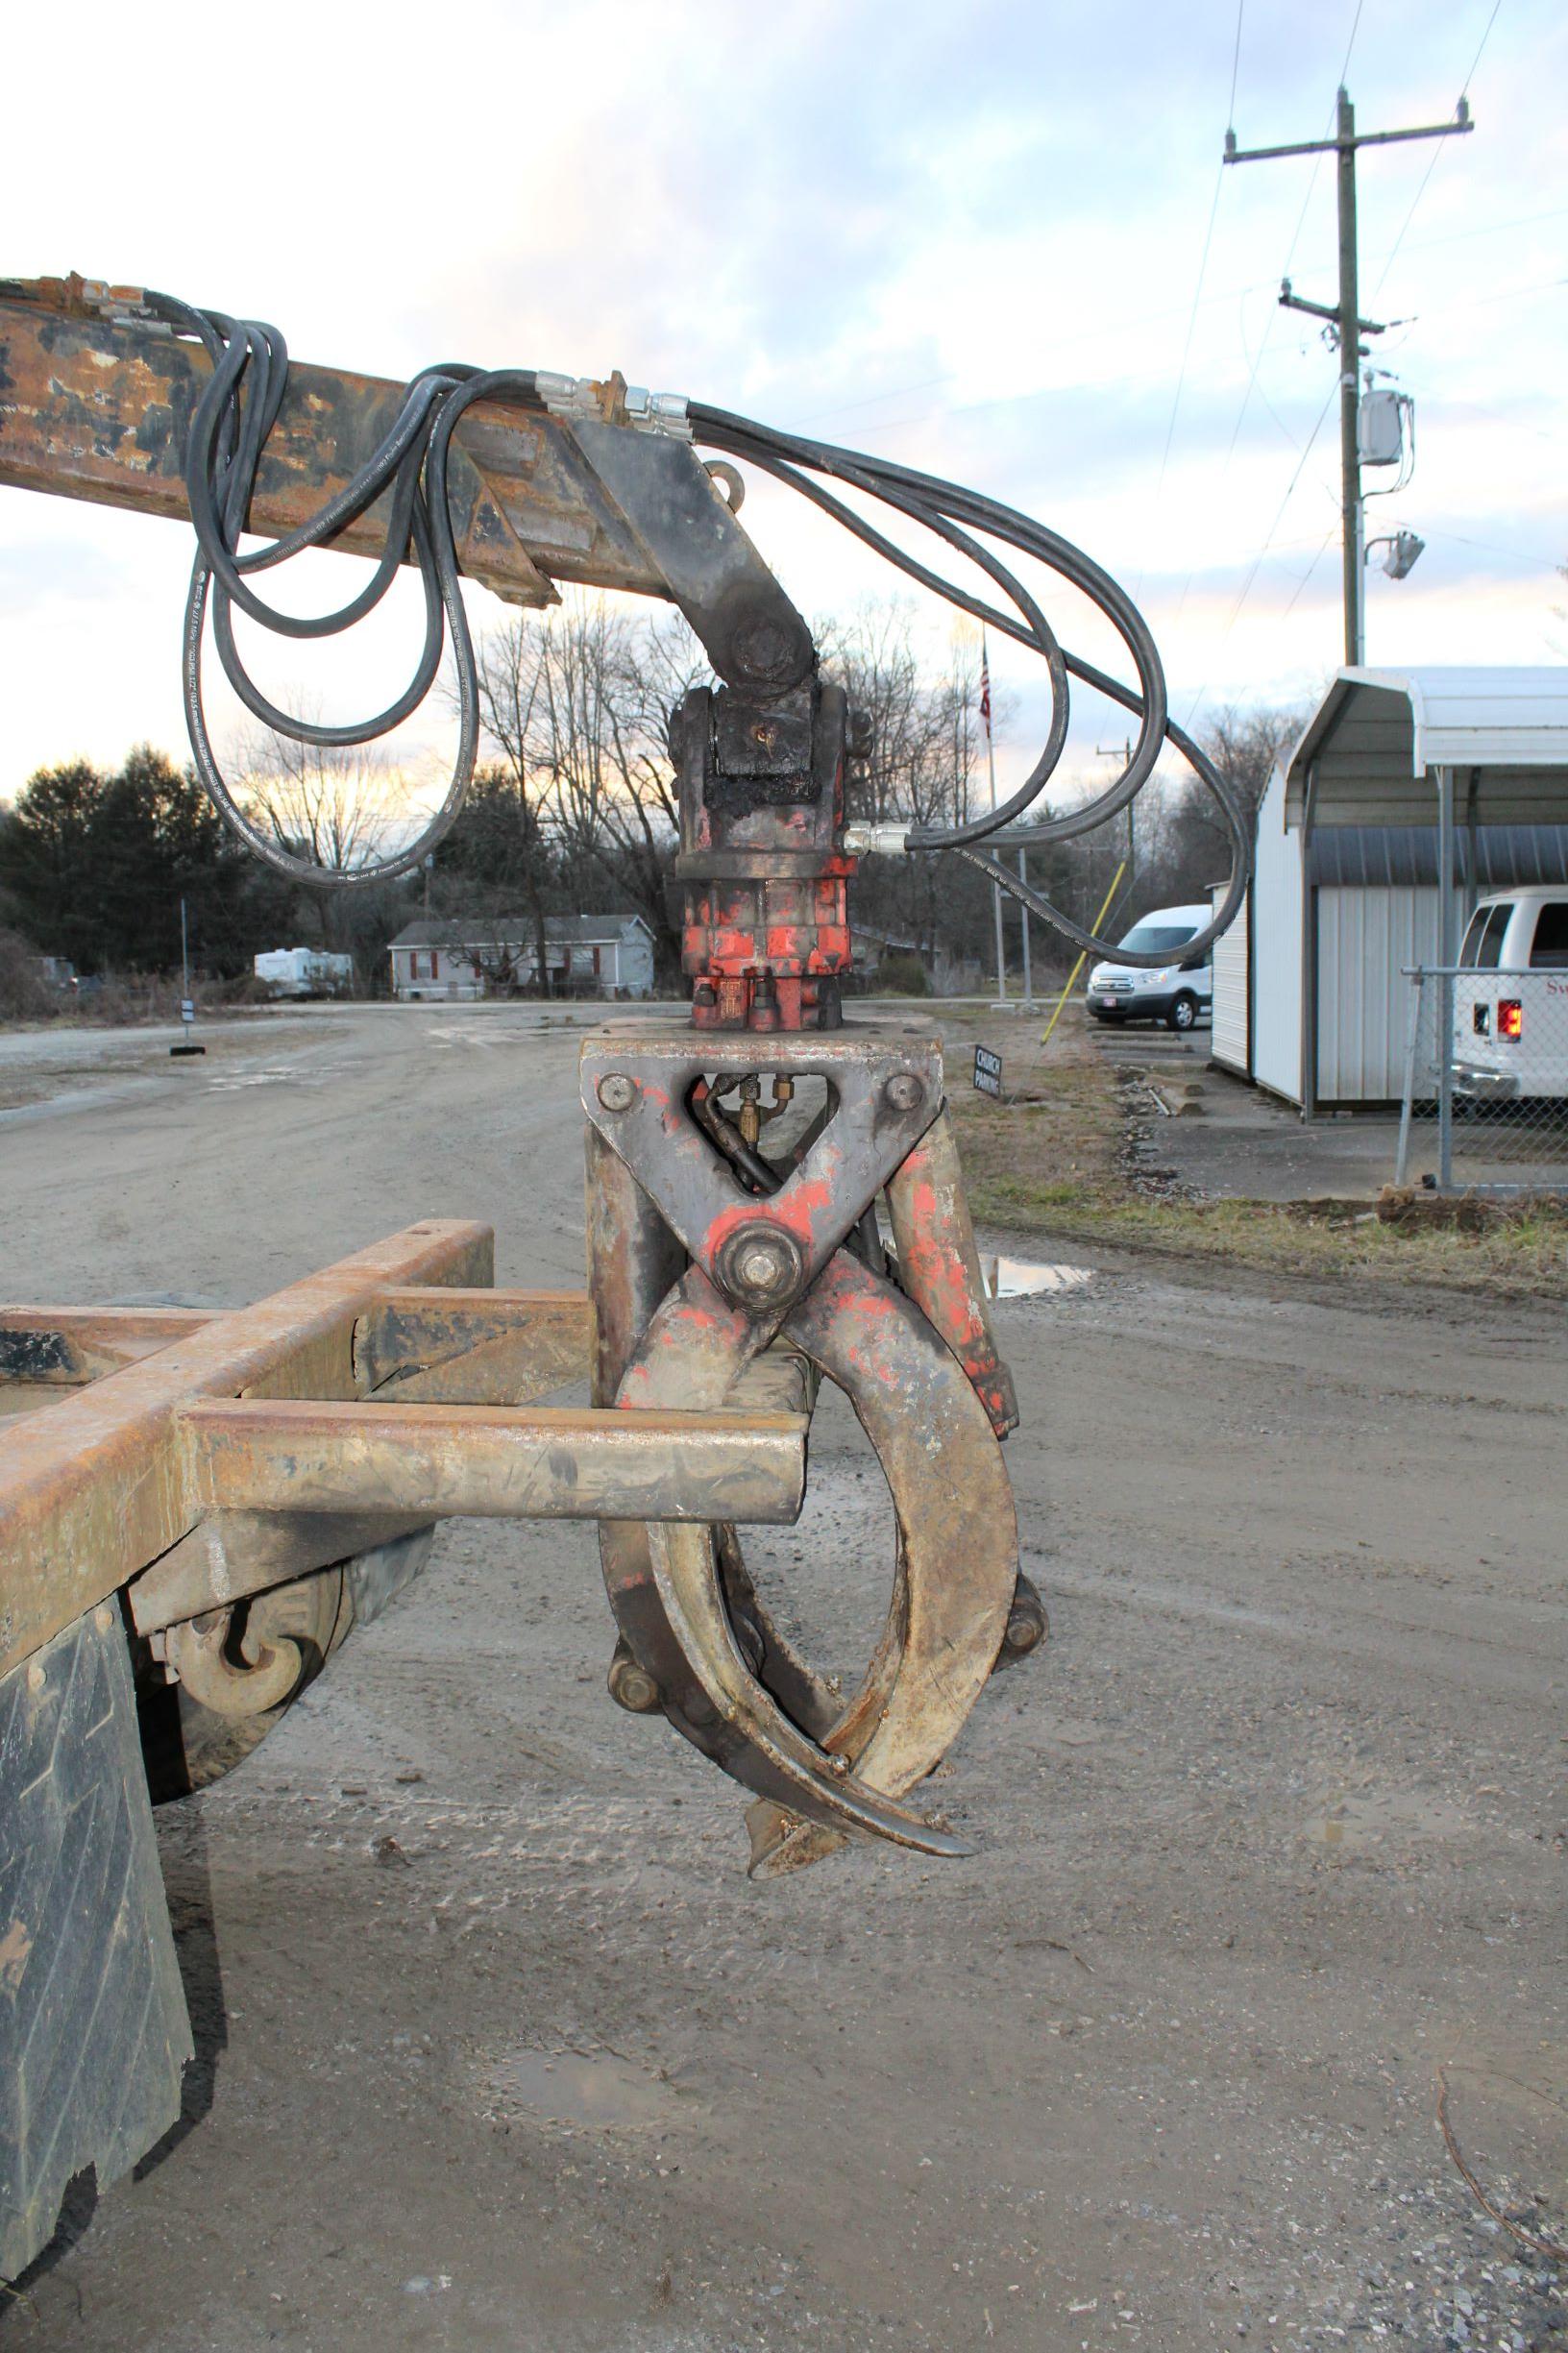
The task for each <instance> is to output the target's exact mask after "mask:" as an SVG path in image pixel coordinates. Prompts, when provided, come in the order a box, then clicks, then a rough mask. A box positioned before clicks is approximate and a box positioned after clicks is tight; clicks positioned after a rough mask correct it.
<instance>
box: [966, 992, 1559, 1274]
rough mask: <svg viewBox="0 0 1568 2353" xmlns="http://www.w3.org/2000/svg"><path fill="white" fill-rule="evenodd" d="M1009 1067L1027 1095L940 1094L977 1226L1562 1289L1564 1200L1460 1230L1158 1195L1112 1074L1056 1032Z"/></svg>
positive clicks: (970, 1021)
mask: <svg viewBox="0 0 1568 2353" xmlns="http://www.w3.org/2000/svg"><path fill="white" fill-rule="evenodd" d="M943 1029H944V1031H947V1032H948V1033H949V1034H950V1035H952V1037H953V1041H954V1043H955V1044H956V1043H958V1042H959V1040H960V1039H962V1040H963V1041H964V1042H966V1043H967V1042H968V1041H969V1040H970V1039H972V1038H973V1037H975V1036H979V1037H981V1038H982V1039H989V1037H990V1032H989V1029H988V1025H987V1024H986V1022H985V1020H984V1017H974V1016H970V1017H968V1018H967V1019H966V1018H964V1017H960V1016H955V1017H949V1018H948V1019H944V1020H943ZM996 1042H1000V1041H996ZM953 1059H954V1061H955V1062H956V1059H957V1058H956V1057H954V1058H953ZM1009 1072H1010V1076H1012V1075H1013V1074H1015V1073H1016V1074H1017V1080H1018V1083H1019V1091H1020V1093H1021V1094H1022V1096H1023V1098H1024V1099H1022V1100H1014V1101H1009V1102H1007V1103H1005V1104H1002V1103H993V1102H992V1101H990V1100H989V1099H988V1098H987V1097H986V1096H984V1095H979V1094H975V1093H973V1092H972V1091H970V1090H969V1088H968V1086H967V1085H965V1084H964V1083H963V1081H962V1080H960V1083H959V1084H958V1085H957V1086H956V1087H955V1088H954V1090H953V1094H952V1097H951V1108H952V1111H953V1114H954V1119H955V1124H956V1127H957V1130H958V1139H959V1145H960V1148H961V1150H962V1153H963V1157H964V1169H965V1176H966V1179H967V1182H968V1193H969V1204H970V1208H971V1210H972V1212H973V1213H974V1216H975V1219H976V1221H977V1223H979V1224H981V1225H989V1226H993V1227H1000V1228H1002V1229H1003V1230H1004V1231H1005V1232H1008V1233H1011V1234H1017V1235H1030V1234H1041V1233H1048V1234H1049V1235H1051V1236H1052V1237H1054V1238H1065V1239H1082V1240H1085V1241H1098V1242H1102V1243H1104V1242H1109V1243H1115V1244H1116V1245H1117V1246H1119V1247H1121V1248H1126V1249H1141V1250H1149V1251H1158V1252H1161V1253H1164V1254H1167V1255H1169V1256H1173V1257H1180V1258H1201V1259H1207V1260H1213V1261H1215V1262H1223V1263H1227V1264H1230V1265H1244V1266H1251V1267H1256V1268H1258V1269H1259V1270H1260V1271H1262V1272H1267V1273H1271V1274H1289V1275H1305V1276H1310V1277H1314V1278H1320V1279H1330V1280H1332V1279H1334V1278H1336V1277H1337V1278H1350V1279H1354V1280H1358V1281H1361V1280H1365V1279H1366V1278H1368V1277H1372V1278H1374V1279H1376V1280H1378V1281H1380V1282H1396V1283H1421V1284H1433V1285H1436V1286H1440V1287H1443V1288H1446V1289H1454V1290H1473V1291H1485V1292H1488V1293H1490V1294H1492V1295H1494V1296H1508V1297H1516V1298H1519V1297H1536V1298H1568V1212H1565V1211H1564V1210H1563V1209H1561V1208H1558V1207H1556V1206H1554V1205H1550V1204H1544V1205H1543V1204H1540V1203H1534V1204H1530V1205H1526V1206H1524V1207H1522V1208H1521V1209H1520V1210H1519V1211H1517V1212H1513V1213H1507V1214H1506V1215H1504V1216H1502V1217H1500V1218H1499V1220H1498V1221H1497V1222H1496V1223H1495V1224H1493V1225H1491V1226H1490V1228H1489V1230H1487V1231H1485V1232H1482V1233H1464V1232H1460V1231H1458V1230H1456V1229H1454V1228H1453V1227H1437V1228H1432V1227H1422V1228H1420V1229H1417V1230H1411V1229H1410V1228H1409V1226H1406V1227H1396V1226H1393V1225H1384V1224H1382V1223H1380V1222H1379V1220H1378V1217H1377V1215H1376V1213H1375V1211H1374V1208H1373V1205H1372V1204H1371V1203H1370V1202H1368V1203H1366V1204H1365V1206H1364V1208H1358V1207H1353V1206H1350V1205H1347V1204H1345V1203H1342V1202H1333V1203H1323V1204H1321V1205H1318V1204H1312V1203H1308V1202H1273V1201H1203V1202H1189V1201H1182V1200H1174V1199H1165V1198H1162V1197H1160V1196H1159V1195H1157V1194H1154V1193H1152V1192H1146V1191H1143V1190H1140V1189H1139V1187H1138V1185H1137V1184H1136V1183H1135V1182H1134V1179H1133V1176H1132V1174H1131V1173H1130V1171H1129V1168H1128V1165H1127V1163H1126V1154H1125V1142H1126V1134H1127V1115H1126V1112H1125V1110H1124V1108H1123V1105H1122V1103H1121V1101H1120V1099H1119V1097H1118V1094H1117V1090H1116V1082H1115V1071H1114V1070H1113V1069H1112V1068H1111V1066H1109V1065H1107V1064H1106V1063H1105V1062H1103V1061H1102V1060H1101V1059H1100V1058H1099V1057H1098V1056H1097V1055H1095V1054H1094V1053H1093V1051H1092V1049H1091V1048H1090V1047H1089V1046H1088V1045H1087V1044H1084V1043H1081V1042H1079V1041H1078V1040H1077V1039H1075V1038H1073V1037H1070V1036H1069V1037H1067V1038H1066V1039H1065V1040H1053V1041H1052V1043H1051V1046H1050V1049H1049V1051H1048V1053H1047V1055H1046V1057H1045V1058H1044V1060H1043V1061H1042V1062H1041V1063H1040V1064H1039V1066H1038V1067H1037V1069H1036V1070H1034V1071H1032V1072H1031V1071H1030V1070H1029V1069H1028V1066H1027V1062H1026V1060H1025V1061H1022V1062H1020V1059H1019V1057H1018V1056H1017V1050H1016V1046H1015V1048H1014V1050H1013V1052H1012V1053H1011V1054H1010V1056H1009ZM1031 1098H1033V1099H1031Z"/></svg>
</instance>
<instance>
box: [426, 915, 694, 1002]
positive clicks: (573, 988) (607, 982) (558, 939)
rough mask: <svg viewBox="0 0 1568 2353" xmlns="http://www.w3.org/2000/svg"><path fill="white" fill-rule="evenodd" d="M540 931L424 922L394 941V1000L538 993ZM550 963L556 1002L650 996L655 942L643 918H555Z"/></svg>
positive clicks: (496, 920)
mask: <svg viewBox="0 0 1568 2353" xmlns="http://www.w3.org/2000/svg"><path fill="white" fill-rule="evenodd" d="M538 940H539V927H538V924H537V923H536V922H535V920H534V919H533V918H532V917H531V916H526V915H507V916H500V917H496V916H489V917H484V918H479V917H476V918H475V919H473V920H472V921H465V919H463V918H462V917H460V916H425V917H422V918H421V919H419V920H418V921H417V922H413V923H406V924H404V928H403V930H402V931H400V932H399V934H398V936H397V938H396V939H395V940H394V941H393V943H392V945H391V949H390V951H389V952H390V955H391V960H392V993H393V994H394V995H395V996H397V997H399V998H401V999H402V1000H403V1001H404V1003H405V1004H418V1003H421V1002H424V1001H427V1000H434V1001H451V1000H453V999H470V1000H471V999H473V998H476V997H481V996H513V995H519V994H527V995H533V994H537V993H540V990H539V953H538ZM545 955H546V968H547V972H548V976H549V990H548V993H549V994H550V995H551V996H599V997H610V998H623V999H625V998H628V997H646V996H651V995H652V993H653V934H652V932H651V930H650V929H649V925H648V924H647V922H646V921H645V920H644V919H643V918H642V917H641V916H640V915H634V914H631V913H629V912H626V911H614V910H612V911H611V912H610V913H609V914H606V915H550V916H547V917H546V918H545Z"/></svg>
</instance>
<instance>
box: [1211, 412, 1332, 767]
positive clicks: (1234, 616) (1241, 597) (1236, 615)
mask: <svg viewBox="0 0 1568 2353" xmlns="http://www.w3.org/2000/svg"><path fill="white" fill-rule="evenodd" d="M1338 391H1339V387H1338V385H1337V384H1335V385H1334V386H1333V387H1332V388H1331V390H1330V392H1329V397H1328V399H1327V400H1326V401H1325V402H1324V404H1323V405H1322V407H1321V408H1320V409H1319V410H1318V412H1317V423H1316V424H1315V425H1314V426H1313V427H1312V429H1311V435H1310V437H1309V439H1308V443H1307V447H1306V448H1305V449H1304V450H1303V451H1302V453H1301V456H1300V458H1299V459H1298V461H1297V464H1296V470H1295V472H1294V474H1292V475H1291V477H1290V486H1289V488H1288V489H1287V490H1286V494H1285V496H1284V498H1283V499H1282V500H1281V501H1280V506H1279V512H1278V513H1277V514H1276V516H1275V517H1274V520H1273V522H1272V523H1271V524H1270V525H1269V527H1268V536H1267V537H1266V539H1265V540H1264V541H1263V544H1262V547H1261V548H1260V549H1259V551H1258V552H1257V554H1256V555H1255V556H1254V557H1253V559H1252V563H1251V565H1250V566H1249V568H1248V572H1247V576H1246V578H1245V579H1244V580H1243V581H1242V583H1241V586H1240V589H1239V591H1238V592H1237V600H1236V602H1235V603H1234V604H1233V605H1232V607H1231V617H1230V619H1229V621H1227V623H1226V624H1225V626H1224V628H1223V629H1222V630H1221V631H1220V634H1219V644H1218V645H1216V646H1215V648H1214V652H1215V653H1217V652H1218V651H1219V650H1220V649H1221V648H1222V647H1223V646H1225V645H1226V644H1228V642H1229V640H1230V635H1231V631H1232V630H1233V629H1234V628H1235V627H1236V625H1237V621H1238V620H1239V619H1240V617H1241V608H1242V606H1243V605H1244V604H1245V603H1246V601H1247V599H1248V597H1249V596H1250V595H1251V594H1252V585H1253V582H1254V581H1255V580H1256V579H1257V577H1258V574H1259V571H1260V569H1261V568H1262V562H1263V558H1264V557H1265V556H1266V555H1267V553H1268V551H1269V550H1270V548H1271V547H1272V546H1273V545H1274V534H1275V532H1276V531H1277V530H1278V529H1279V527H1280V526H1281V524H1282V523H1283V522H1284V521H1285V510H1286V507H1287V506H1288V505H1289V503H1290V502H1291V500H1292V499H1293V498H1294V497H1295V494H1296V484H1297V483H1298V482H1299V481H1300V479H1301V478H1302V476H1303V474H1305V472H1306V471H1307V460H1308V459H1309V457H1311V453H1312V451H1313V449H1314V448H1315V446H1316V443H1317V436H1318V434H1319V433H1320V432H1321V431H1322V430H1323V420H1324V418H1325V417H1326V416H1327V415H1328V413H1329V410H1330V409H1331V408H1332V407H1333V406H1334V404H1335V400H1336V399H1337V397H1338ZM1330 535H1331V537H1332V535H1333V534H1332V533H1331V534H1330ZM1208 692H1209V681H1208V679H1207V678H1206V679H1205V680H1204V682H1203V684H1202V685H1201V686H1200V687H1199V689H1198V691H1197V693H1196V694H1195V695H1194V696H1193V698H1192V701H1191V706H1190V708H1189V709H1188V715H1187V724H1188V727H1190V726H1191V724H1192V722H1193V719H1194V717H1195V715H1196V713H1197V711H1198V707H1199V705H1200V704H1201V703H1202V701H1203V699H1204V697H1205V695H1207V694H1208Z"/></svg>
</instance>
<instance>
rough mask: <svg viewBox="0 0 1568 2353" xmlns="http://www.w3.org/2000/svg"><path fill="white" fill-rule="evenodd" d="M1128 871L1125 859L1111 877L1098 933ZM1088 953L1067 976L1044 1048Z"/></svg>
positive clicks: (1083, 953) (1097, 924) (1047, 1026)
mask: <svg viewBox="0 0 1568 2353" xmlns="http://www.w3.org/2000/svg"><path fill="white" fill-rule="evenodd" d="M1126 871H1127V861H1126V859H1125V858H1123V860H1122V862H1121V864H1120V865H1119V866H1118V867H1117V869H1116V870H1115V873H1114V874H1113V875H1112V877H1111V888H1110V890H1109V891H1107V893H1106V895H1105V897H1104V899H1103V900H1102V901H1101V903H1100V912H1099V914H1098V915H1097V916H1096V917H1095V918H1094V929H1095V930H1096V931H1098V930H1099V928H1100V925H1101V924H1102V923H1103V922H1104V921H1105V919H1106V916H1107V914H1108V913H1109V912H1110V907H1111V901H1112V900H1113V899H1114V898H1115V895H1116V893H1117V892H1118V891H1119V890H1120V888H1121V878H1122V876H1123V874H1125V873H1126ZM1088 953H1089V950H1088V949H1087V948H1085V949H1083V950H1082V951H1081V952H1080V954H1079V957H1078V961H1077V963H1076V964H1075V965H1074V966H1073V968H1072V970H1071V971H1070V972H1069V973H1068V974H1067V983H1066V988H1065V989H1064V990H1063V992H1062V993H1061V995H1060V996H1059V997H1058V998H1057V1000H1056V1011H1055V1012H1054V1013H1053V1014H1052V1016H1051V1017H1050V1019H1049V1020H1048V1021H1047V1022H1046V1024H1045V1034H1044V1036H1043V1037H1042V1038H1041V1045H1042V1046H1047V1045H1049V1044H1050V1042H1051V1032H1052V1030H1053V1029H1055V1027H1056V1025H1057V1022H1058V1021H1059V1020H1060V1019H1061V1017H1062V1008H1063V1006H1064V1005H1065V1004H1066V1001H1067V999H1068V997H1069V996H1070V995H1071V994H1072V984H1073V982H1074V981H1075V980H1076V979H1077V977H1078V975H1079V973H1080V972H1081V971H1082V970H1083V968H1084V958H1085V957H1086V956H1087V955H1088Z"/></svg>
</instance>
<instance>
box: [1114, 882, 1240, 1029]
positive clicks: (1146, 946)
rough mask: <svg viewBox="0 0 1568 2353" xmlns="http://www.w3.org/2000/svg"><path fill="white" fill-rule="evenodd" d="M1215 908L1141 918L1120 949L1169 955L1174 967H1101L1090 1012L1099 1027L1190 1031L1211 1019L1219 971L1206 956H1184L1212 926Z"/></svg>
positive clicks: (1161, 910)
mask: <svg viewBox="0 0 1568 2353" xmlns="http://www.w3.org/2000/svg"><path fill="white" fill-rule="evenodd" d="M1213 919H1214V914H1213V908H1212V907H1156V908H1154V909H1152V910H1151V912H1150V913H1149V914H1148V915H1145V916H1142V917H1140V918H1139V921H1138V922H1136V923H1135V924H1134V926H1133V928H1132V930H1131V931H1130V932H1129V933H1128V934H1127V937H1126V938H1125V940H1122V941H1121V942H1119V943H1118V944H1119V945H1120V946H1122V947H1130V948H1134V949H1136V950H1138V951H1139V953H1140V954H1142V955H1159V954H1161V953H1162V952H1163V951H1164V950H1165V949H1167V948H1168V949H1169V951H1170V962H1169V964H1168V965H1161V966H1159V967H1157V968H1155V969H1154V970H1152V971H1149V970H1146V969H1145V968H1143V967H1141V966H1139V965H1125V964H1116V963H1115V961H1112V962H1109V963H1106V964H1097V965H1095V967H1094V968H1093V969H1092V971H1091V972H1090V976H1089V997H1088V1003H1089V1010H1090V1013H1091V1014H1092V1015H1093V1017H1094V1018H1095V1020H1096V1021H1164V1022H1168V1024H1169V1026H1170V1027H1171V1028H1172V1029H1191V1028H1192V1027H1193V1025H1194V1024H1195V1023H1196V1021H1197V1019H1198V1017H1199V1016H1200V1015H1203V1014H1209V1013H1212V1012H1213V1002H1214V970H1213V965H1212V964H1211V963H1210V961H1209V958H1208V956H1207V955H1203V956H1198V957H1196V958H1192V957H1186V956H1184V955H1183V954H1182V950H1183V949H1184V948H1185V947H1186V945H1187V944H1188V941H1189V940H1195V939H1196V938H1197V935H1198V933H1199V932H1200V931H1207V929H1208V927H1209V925H1210V924H1211V923H1212V922H1213Z"/></svg>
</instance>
